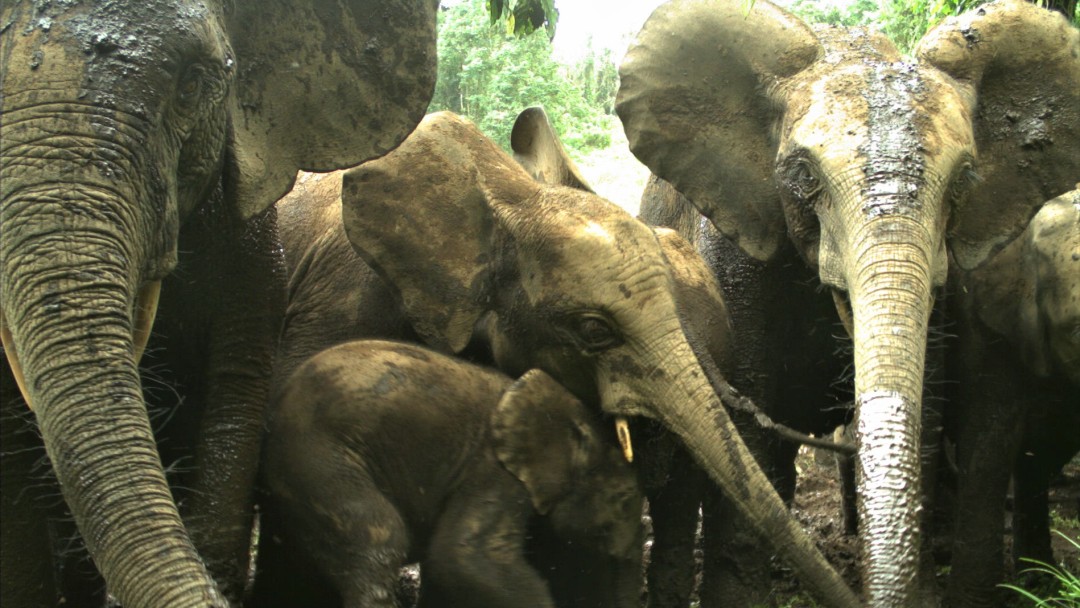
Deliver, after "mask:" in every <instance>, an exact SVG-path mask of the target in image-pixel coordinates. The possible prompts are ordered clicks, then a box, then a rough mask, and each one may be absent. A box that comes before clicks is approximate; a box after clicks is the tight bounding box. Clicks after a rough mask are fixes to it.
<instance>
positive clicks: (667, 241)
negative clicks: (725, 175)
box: [510, 107, 733, 381]
mask: <svg viewBox="0 0 1080 608" xmlns="http://www.w3.org/2000/svg"><path fill="white" fill-rule="evenodd" d="M510 147H511V149H513V151H514V160H516V161H518V164H520V165H521V166H522V167H523V168H524V169H525V171H527V172H528V173H529V175H531V176H532V178H533V179H535V180H536V181H538V182H541V183H544V184H549V185H555V186H567V187H569V188H576V189H578V190H582V191H585V192H588V193H591V194H595V191H594V190H593V189H592V186H590V185H589V183H588V182H587V181H585V178H584V177H582V176H581V173H580V172H579V171H578V168H577V165H575V164H574V161H573V160H572V159H571V158H570V155H569V154H567V152H566V148H564V147H563V145H562V141H560V140H559V136H558V135H557V134H556V133H555V127H554V126H553V125H552V124H551V120H549V119H548V116H547V113H546V112H544V109H543V108H541V107H532V108H528V109H526V110H524V111H523V112H521V114H518V117H517V120H515V121H514V128H513V129H512V130H511V132H510ZM650 191H651V192H654V193H655V194H653V196H657V197H667V198H670V199H671V201H672V202H674V199H675V197H677V196H681V195H679V194H678V192H676V191H675V190H674V189H673V188H672V187H671V185H670V184H668V183H667V182H664V181H662V180H659V179H657V178H656V177H655V176H652V177H651V178H650V181H649V186H648V187H647V189H646V192H647V193H649V192H650ZM642 198H643V199H644V198H645V197H644V195H643V197H642ZM670 207H671V209H672V210H674V209H675V208H676V205H670ZM683 215H684V216H686V219H685V221H680V222H676V225H679V226H680V228H681V229H680V230H678V231H676V230H669V229H667V228H657V227H656V226H666V225H668V224H666V223H664V222H661V221H657V222H649V221H646V222H645V223H646V224H650V225H651V226H652V229H653V232H655V233H656V238H657V240H658V241H659V242H660V249H661V250H662V251H663V252H664V258H665V259H666V260H667V265H668V268H669V269H670V270H671V273H672V278H673V279H674V284H675V302H676V304H677V305H678V306H677V308H678V311H679V314H680V316H681V317H682V322H683V329H684V330H685V331H687V332H688V333H690V334H692V335H693V338H694V339H698V340H700V344H701V345H702V346H700V347H699V350H700V349H703V350H704V351H706V352H707V353H708V354H709V356H710V359H711V361H712V363H714V364H715V365H716V366H717V368H718V369H720V370H723V369H727V366H728V364H729V363H730V361H729V359H730V357H731V352H730V346H731V344H732V340H733V337H732V330H731V316H730V315H729V314H728V310H727V304H726V303H725V302H724V297H723V296H722V295H721V294H720V291H721V289H720V285H719V284H718V283H717V281H716V277H715V276H713V274H712V272H711V271H710V270H709V267H708V265H706V264H705V261H704V260H703V259H702V258H701V256H700V255H699V254H698V253H697V251H695V250H694V248H693V246H692V245H691V244H690V243H691V242H692V241H694V240H696V238H695V237H696V234H697V227H696V225H695V224H696V223H697V217H698V216H697V214H696V213H693V214H690V213H684V214H683ZM690 215H693V216H694V217H693V218H690V217H689V216H690ZM665 219H666V218H665ZM717 380H720V381H722V379H719V378H717Z"/></svg>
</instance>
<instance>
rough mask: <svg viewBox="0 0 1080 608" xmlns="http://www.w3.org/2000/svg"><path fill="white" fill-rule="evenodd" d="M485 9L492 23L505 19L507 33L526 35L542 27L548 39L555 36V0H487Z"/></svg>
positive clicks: (557, 18) (557, 15)
mask: <svg viewBox="0 0 1080 608" xmlns="http://www.w3.org/2000/svg"><path fill="white" fill-rule="evenodd" d="M487 9H488V15H489V16H490V17H491V23H492V25H494V24H496V23H498V22H499V21H501V20H502V19H506V31H507V32H508V33H512V34H514V35H516V36H526V35H528V34H531V33H533V32H534V31H536V30H538V29H540V28H541V27H543V28H545V29H546V30H547V32H548V38H549V39H550V38H552V37H554V36H555V24H556V23H557V22H558V20H559V11H558V10H556V9H555V0H487Z"/></svg>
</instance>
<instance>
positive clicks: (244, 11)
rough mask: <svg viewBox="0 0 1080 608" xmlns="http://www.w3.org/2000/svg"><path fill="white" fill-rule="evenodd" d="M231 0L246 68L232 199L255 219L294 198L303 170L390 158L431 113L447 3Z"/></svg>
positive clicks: (240, 74)
mask: <svg viewBox="0 0 1080 608" xmlns="http://www.w3.org/2000/svg"><path fill="white" fill-rule="evenodd" d="M225 4H226V6H227V8H226V9H225V20H226V24H227V29H228V32H229V38H230V41H231V43H232V47H233V50H234V52H235V53H236V67H237V78H236V82H235V86H234V92H233V95H232V96H231V103H232V107H231V113H232V114H231V116H232V139H233V153H232V158H231V165H232V166H231V167H230V170H231V171H232V175H233V180H232V181H231V184H230V187H232V188H235V192H230V194H232V195H233V197H234V199H235V200H236V201H237V204H238V206H239V209H240V211H241V212H242V213H243V214H244V215H245V216H250V215H252V214H254V213H257V212H259V211H261V210H262V209H264V208H265V207H266V206H268V205H270V204H271V203H273V202H274V201H275V200H276V199H278V198H279V197H281V196H282V195H283V194H285V192H287V191H288V190H289V188H290V187H291V185H292V183H293V179H294V177H295V175H296V171H297V169H304V170H308V171H331V170H335V169H343V168H346V167H351V166H353V165H356V164H359V163H361V162H363V161H365V160H368V159H371V158H375V157H378V156H381V155H383V154H385V153H386V152H388V151H390V150H392V149H393V148H394V147H395V146H397V145H398V144H399V143H400V142H401V141H402V140H403V139H404V138H405V137H406V136H407V135H408V134H409V132H410V131H412V129H413V127H415V126H416V124H417V123H418V122H420V119H421V118H423V116H424V111H425V110H426V108H427V106H428V103H429V102H430V100H431V96H432V94H433V93H434V89H435V59H436V51H435V14H436V11H437V8H438V1H437V0H308V1H300V0H260V1H259V2H249V1H239V0H238V1H235V2H225Z"/></svg>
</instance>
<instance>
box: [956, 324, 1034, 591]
mask: <svg viewBox="0 0 1080 608" xmlns="http://www.w3.org/2000/svg"><path fill="white" fill-rule="evenodd" d="M978 344H979V342H975V345H976V346H977V345H978ZM970 352H992V351H989V350H987V349H986V348H985V347H984V348H981V349H979V348H972V351H970ZM979 359H981V360H983V361H984V363H982V364H979V363H978V362H976V365H978V367H976V368H975V369H979V370H983V371H985V373H982V374H979V375H971V376H969V377H970V378H972V380H971V381H967V382H964V381H961V382H960V383H959V386H958V390H959V392H960V397H959V399H958V400H957V402H956V408H957V410H958V411H957V412H956V413H957V415H958V416H959V420H960V421H959V423H958V428H957V438H956V461H957V468H958V479H957V504H956V520H955V522H956V527H955V531H954V534H953V549H952V568H951V571H950V576H949V584H948V590H947V592H946V598H945V599H946V602H945V605H947V606H950V607H952V606H957V607H967V606H972V607H976V606H994V605H997V603H996V602H995V600H996V599H997V598H996V594H997V593H998V592H999V590H997V589H996V588H995V586H996V585H997V584H998V583H1000V582H1001V579H1002V574H1003V569H1004V534H1005V496H1006V493H1007V491H1008V485H1009V477H1010V474H1011V472H1012V466H1013V459H1014V454H1015V453H1016V448H1017V446H1018V444H1019V441H1020V436H1021V430H1020V429H1021V426H1022V423H1023V416H1022V415H1021V412H1022V411H1023V410H1024V407H1025V405H1027V399H1026V396H1025V395H1023V394H1021V393H1022V391H1021V390H1018V389H1017V386H1016V384H1017V383H1016V379H1015V378H1014V377H1012V376H1013V373H1015V370H1012V372H1013V373H1010V369H1009V368H1008V367H1007V366H1006V365H1004V362H1001V361H999V360H998V359H997V358H994V357H979Z"/></svg>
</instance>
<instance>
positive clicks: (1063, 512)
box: [775, 450, 1080, 608]
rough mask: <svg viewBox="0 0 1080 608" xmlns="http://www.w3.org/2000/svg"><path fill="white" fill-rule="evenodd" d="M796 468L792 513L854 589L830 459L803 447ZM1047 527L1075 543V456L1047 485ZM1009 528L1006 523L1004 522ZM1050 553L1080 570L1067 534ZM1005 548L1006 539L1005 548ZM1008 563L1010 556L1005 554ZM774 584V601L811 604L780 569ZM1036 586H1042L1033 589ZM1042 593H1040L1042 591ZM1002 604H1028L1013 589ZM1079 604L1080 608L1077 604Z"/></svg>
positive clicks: (1078, 470) (1079, 498) (851, 551)
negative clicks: (1052, 482) (1048, 500)
mask: <svg viewBox="0 0 1080 608" xmlns="http://www.w3.org/2000/svg"><path fill="white" fill-rule="evenodd" d="M796 463H797V466H798V467H799V480H798V484H797V489H796V497H795V507H794V511H795V516H796V518H798V520H799V521H800V522H801V523H802V524H803V526H804V527H805V528H806V529H807V530H809V531H810V532H811V534H813V536H814V537H815V538H816V539H817V542H818V546H819V548H820V549H821V550H822V552H823V553H824V554H825V556H826V557H827V558H828V559H829V561H830V562H832V564H833V565H834V566H835V567H836V568H837V569H838V570H839V571H840V573H841V574H842V575H843V576H844V577H845V578H846V579H847V580H848V582H849V583H850V584H851V585H852V587H854V588H858V585H859V571H858V561H857V560H858V549H857V545H856V542H855V538H854V537H852V536H847V535H845V534H844V527H843V522H842V520H841V517H840V492H839V486H838V483H839V482H838V480H837V475H836V467H835V464H834V463H833V462H832V461H831V459H830V458H829V457H828V456H821V455H817V457H815V454H814V452H812V451H810V450H804V451H803V453H801V454H800V456H799V458H798V460H797V461H796ZM1050 509H1051V527H1052V528H1056V529H1058V530H1060V531H1061V532H1062V533H1063V534H1065V535H1067V536H1068V537H1069V538H1071V539H1073V540H1075V541H1078V542H1080V456H1078V457H1077V458H1074V459H1073V461H1072V463H1070V464H1069V465H1068V466H1066V467H1065V470H1064V472H1063V474H1062V475H1061V476H1060V477H1059V478H1057V479H1056V480H1055V481H1054V484H1053V487H1051V489H1050ZM1006 530H1007V531H1008V523H1006ZM1052 541H1053V547H1054V557H1055V558H1056V560H1057V562H1058V563H1057V564H1055V565H1058V566H1061V565H1063V566H1064V567H1065V568H1066V569H1068V571H1069V572H1072V573H1073V574H1080V551H1078V550H1077V548H1076V547H1075V546H1073V545H1072V544H1071V543H1069V542H1068V541H1067V540H1066V539H1064V538H1062V537H1060V536H1057V535H1054V537H1053V539H1052ZM1010 548H1011V547H1009V542H1008V538H1006V550H1007V551H1008V550H1009V549H1010ZM935 557H936V558H937V559H938V560H939V561H941V562H942V563H947V559H948V554H947V547H938V548H937V549H936V556H935ZM1007 561H1008V562H1010V563H1011V561H1012V558H1011V556H1008V560H1007ZM947 573H948V569H947V568H946V567H944V566H943V567H941V568H939V569H938V574H939V577H940V579H939V582H941V584H944V583H945V577H946V576H947ZM776 574H777V576H776V581H775V584H776V589H777V591H778V595H779V597H780V600H779V602H778V605H779V606H790V607H793V608H794V607H803V606H807V607H812V606H816V604H814V603H813V602H812V601H810V600H808V599H807V598H806V597H805V596H804V595H802V594H801V593H800V592H799V586H798V583H797V582H796V581H794V580H792V579H791V578H790V577H789V576H785V574H784V572H783V571H782V570H779V571H777V572H776ZM1010 576H1011V577H1012V578H1011V580H1010V582H1014V583H1017V584H1020V585H1022V586H1025V587H1037V586H1039V585H1040V583H1041V581H1040V580H1038V579H1035V580H1032V579H1031V578H1025V577H1024V576H1021V577H1016V575H1015V573H1010ZM1036 591H1037V592H1038V591H1043V590H1039V589H1036ZM1041 597H1045V591H1043V594H1042V595H1041ZM1001 605H1002V607H1003V608H1013V607H1020V606H1031V605H1032V602H1030V601H1021V599H1020V596H1019V595H1018V594H1016V593H1015V592H1013V591H1008V590H1002V593H1001ZM1078 608H1080V607H1078Z"/></svg>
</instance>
